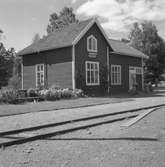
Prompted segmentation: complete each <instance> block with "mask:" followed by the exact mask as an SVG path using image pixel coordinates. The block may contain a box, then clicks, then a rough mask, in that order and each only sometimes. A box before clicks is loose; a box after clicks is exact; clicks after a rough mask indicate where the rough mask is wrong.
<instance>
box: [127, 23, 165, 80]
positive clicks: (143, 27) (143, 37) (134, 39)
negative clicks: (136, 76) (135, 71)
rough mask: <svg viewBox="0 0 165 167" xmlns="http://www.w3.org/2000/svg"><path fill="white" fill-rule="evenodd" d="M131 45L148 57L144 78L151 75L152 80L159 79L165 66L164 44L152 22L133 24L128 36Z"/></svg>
mask: <svg viewBox="0 0 165 167" xmlns="http://www.w3.org/2000/svg"><path fill="white" fill-rule="evenodd" d="M129 40H130V43H131V45H132V46H133V47H134V48H136V49H138V50H140V51H142V52H143V53H145V54H146V55H148V56H149V59H148V60H146V68H145V69H146V71H145V76H146V78H147V77H148V76H147V75H150V74H152V75H153V79H154V80H156V79H159V77H160V75H161V74H162V73H163V70H164V67H165V66H164V64H165V42H164V41H163V39H162V38H161V37H160V36H159V34H158V31H157V28H156V26H155V25H154V24H153V23H152V22H147V21H145V22H143V23H141V24H140V23H134V25H133V28H132V30H131V32H130V34H129Z"/></svg>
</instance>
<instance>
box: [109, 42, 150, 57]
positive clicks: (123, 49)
mask: <svg viewBox="0 0 165 167" xmlns="http://www.w3.org/2000/svg"><path fill="white" fill-rule="evenodd" d="M109 43H110V45H111V47H112V49H113V51H114V52H116V53H118V54H124V55H128V56H134V57H143V58H148V56H147V55H145V54H144V53H142V52H141V51H139V50H137V49H135V48H133V47H131V46H129V45H128V44H126V43H123V42H121V41H119V40H114V39H109Z"/></svg>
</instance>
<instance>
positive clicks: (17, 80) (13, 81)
mask: <svg viewBox="0 0 165 167" xmlns="http://www.w3.org/2000/svg"><path fill="white" fill-rule="evenodd" d="M8 87H10V88H13V89H20V88H21V77H18V76H13V77H12V78H10V80H9V82H8Z"/></svg>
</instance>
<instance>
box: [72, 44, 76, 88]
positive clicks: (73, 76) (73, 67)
mask: <svg viewBox="0 0 165 167" xmlns="http://www.w3.org/2000/svg"><path fill="white" fill-rule="evenodd" d="M75 88H76V86H75V45H73V46H72V89H73V90H74V89H75Z"/></svg>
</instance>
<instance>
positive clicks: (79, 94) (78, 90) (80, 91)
mask: <svg viewBox="0 0 165 167" xmlns="http://www.w3.org/2000/svg"><path fill="white" fill-rule="evenodd" d="M74 95H75V96H76V97H85V95H84V92H83V90H81V89H75V90H74Z"/></svg>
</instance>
